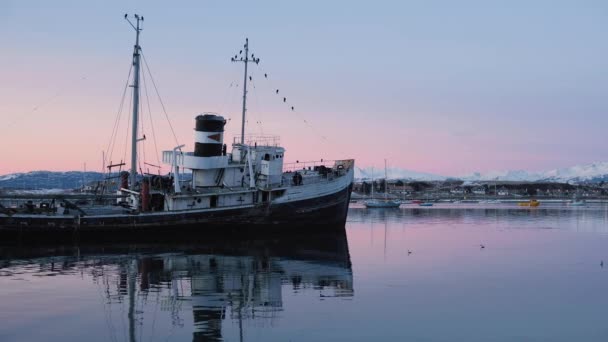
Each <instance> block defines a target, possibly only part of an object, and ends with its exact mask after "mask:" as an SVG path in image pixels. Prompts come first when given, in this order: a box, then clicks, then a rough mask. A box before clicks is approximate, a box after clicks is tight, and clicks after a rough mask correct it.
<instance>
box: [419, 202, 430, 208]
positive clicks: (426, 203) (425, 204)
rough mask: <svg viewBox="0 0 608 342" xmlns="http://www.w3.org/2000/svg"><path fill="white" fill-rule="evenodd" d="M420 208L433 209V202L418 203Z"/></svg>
mask: <svg viewBox="0 0 608 342" xmlns="http://www.w3.org/2000/svg"><path fill="white" fill-rule="evenodd" d="M418 206H420V207H432V206H433V203H431V202H423V203H418Z"/></svg>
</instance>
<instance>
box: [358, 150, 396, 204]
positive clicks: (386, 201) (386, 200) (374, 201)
mask: <svg viewBox="0 0 608 342" xmlns="http://www.w3.org/2000/svg"><path fill="white" fill-rule="evenodd" d="M373 172H374V170H373V169H372V184H373V178H374V176H373ZM387 179H388V177H387V174H386V159H385V160H384V182H385V184H386V180H387ZM387 189H388V185H385V189H384V198H383V199H378V198H374V186H373V185H372V198H371V199H369V200H367V201H365V206H366V207H368V208H399V206H400V205H401V201H399V200H393V199H389V198H388V192H387Z"/></svg>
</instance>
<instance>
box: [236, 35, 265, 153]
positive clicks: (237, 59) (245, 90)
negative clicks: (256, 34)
mask: <svg viewBox="0 0 608 342" xmlns="http://www.w3.org/2000/svg"><path fill="white" fill-rule="evenodd" d="M243 48H244V49H245V57H244V58H243V56H242V55H243V50H241V51H239V54H238V55H234V57H232V58H230V60H231V61H232V62H243V63H245V76H244V77H243V122H242V124H241V145H245V112H246V111H247V63H249V62H253V63H255V64H259V63H260V59H259V58H255V54H251V58H249V38H245V45H244V46H243ZM239 55H240V57H239Z"/></svg>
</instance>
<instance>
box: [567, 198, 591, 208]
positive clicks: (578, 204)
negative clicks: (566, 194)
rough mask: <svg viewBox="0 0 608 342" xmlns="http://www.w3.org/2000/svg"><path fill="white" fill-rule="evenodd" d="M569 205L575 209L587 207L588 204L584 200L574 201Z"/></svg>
mask: <svg viewBox="0 0 608 342" xmlns="http://www.w3.org/2000/svg"><path fill="white" fill-rule="evenodd" d="M568 204H569V205H570V206H573V207H584V206H586V205H587V202H585V200H582V199H573V200H572V201H570V203H568Z"/></svg>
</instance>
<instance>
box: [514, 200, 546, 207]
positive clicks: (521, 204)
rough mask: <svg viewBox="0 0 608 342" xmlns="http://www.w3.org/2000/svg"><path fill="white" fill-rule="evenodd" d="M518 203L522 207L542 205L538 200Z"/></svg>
mask: <svg viewBox="0 0 608 342" xmlns="http://www.w3.org/2000/svg"><path fill="white" fill-rule="evenodd" d="M517 205H519V206H520V207H538V206H539V205H540V202H539V201H537V200H529V201H526V202H518V203H517Z"/></svg>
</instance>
